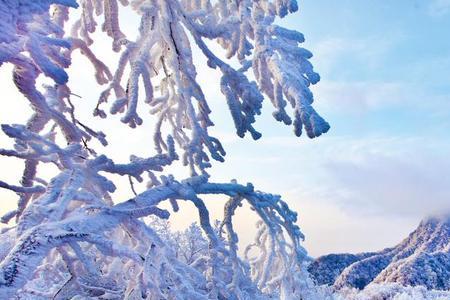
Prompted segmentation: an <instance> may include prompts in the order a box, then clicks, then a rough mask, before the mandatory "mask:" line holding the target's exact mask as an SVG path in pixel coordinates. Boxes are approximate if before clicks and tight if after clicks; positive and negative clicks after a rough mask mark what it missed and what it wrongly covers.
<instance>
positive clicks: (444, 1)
mask: <svg viewBox="0 0 450 300" xmlns="http://www.w3.org/2000/svg"><path fill="white" fill-rule="evenodd" d="M449 12H450V0H433V1H431V2H430V5H429V7H428V13H429V14H430V15H431V16H433V17H442V16H444V15H446V14H448V13H449Z"/></svg>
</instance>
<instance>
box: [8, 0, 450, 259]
mask: <svg viewBox="0 0 450 300" xmlns="http://www.w3.org/2000/svg"><path fill="white" fill-rule="evenodd" d="M299 5H300V12H299V13H296V14H294V15H291V16H290V17H288V18H286V19H284V20H282V22H281V23H282V24H283V25H285V26H287V27H290V28H294V29H297V30H299V31H301V32H302V33H304V34H305V37H306V42H305V44H304V47H305V48H307V49H309V50H311V51H312V52H313V54H314V57H313V59H312V62H313V64H314V66H315V69H316V71H317V72H319V73H320V75H321V77H322V80H321V82H319V83H318V84H317V85H316V86H314V88H313V92H314V95H315V99H316V103H315V107H316V109H317V110H318V111H319V112H320V113H321V115H322V116H323V117H325V118H326V119H327V121H329V123H330V124H331V126H332V128H331V130H330V131H329V133H327V134H326V135H324V136H322V137H320V138H318V139H314V140H309V139H307V138H306V137H301V138H296V137H295V136H294V134H293V132H292V128H290V127H286V126H284V125H282V124H281V123H277V122H276V121H275V120H274V119H273V118H272V116H271V113H272V107H271V106H270V104H269V102H266V103H265V104H264V109H263V114H262V115H261V116H260V118H259V119H258V121H257V123H256V125H257V129H259V130H260V131H261V132H262V133H263V137H262V138H261V139H260V140H258V141H253V140H251V138H249V137H246V138H244V139H240V138H238V137H236V136H235V135H234V132H235V129H234V128H233V124H232V119H231V116H230V115H229V113H228V109H227V107H226V103H225V100H224V97H223V96H222V95H221V94H220V92H219V85H218V81H219V79H220V77H219V74H218V73H217V72H214V71H211V70H210V69H208V68H207V67H205V65H204V64H205V61H204V59H203V58H202V57H201V55H199V54H198V51H197V52H195V53H197V54H196V55H195V56H194V59H195V60H196V62H197V63H196V65H197V67H198V73H199V75H198V78H199V83H200V84H203V86H204V92H205V94H206V96H207V98H208V99H209V102H210V106H211V108H212V110H213V113H212V119H213V120H214V122H215V124H216V127H215V128H214V129H213V130H212V133H213V134H215V135H216V136H217V137H219V138H221V140H222V141H223V145H224V147H225V149H226V150H227V157H226V162H225V163H215V164H214V166H213V168H212V170H211V175H212V180H217V181H229V180H230V179H232V178H236V179H238V180H239V181H240V182H244V183H245V182H253V183H254V184H255V186H256V188H258V189H260V190H263V191H267V192H271V193H276V194H281V195H282V196H283V198H284V199H285V200H286V201H287V202H288V203H289V204H290V206H291V207H293V208H294V209H295V210H297V211H298V212H299V225H300V227H301V228H302V229H303V232H304V233H305V235H306V241H305V246H306V248H307V249H308V251H309V252H310V254H311V255H313V256H316V255H320V254H325V253H329V252H359V251H372V250H378V249H381V248H384V247H388V246H392V245H394V244H396V243H397V242H399V241H400V240H401V239H402V238H404V237H406V235H407V234H408V233H409V232H410V231H411V230H413V229H414V227H415V226H416V225H417V224H418V222H419V221H420V219H422V218H423V217H425V216H427V215H429V214H434V213H441V212H444V211H448V210H450V189H449V187H450V176H449V172H448V170H450V158H449V153H450V0H429V1H419V0H409V1H407V0H396V1H389V0H383V1H381V0H380V1H361V0H352V1H350V0H341V1H330V0H328V1H325V0H303V1H299ZM125 17H126V18H128V19H126V20H125V23H124V24H123V27H124V29H125V30H127V29H130V30H135V28H136V27H135V25H136V20H137V19H136V18H134V19H132V18H130V17H129V16H128V15H125ZM99 37H100V38H98V39H96V41H95V45H94V51H95V52H96V53H102V58H103V59H104V60H105V61H106V62H107V63H108V65H109V66H110V67H111V68H113V66H114V62H115V59H117V57H115V56H114V55H107V54H106V51H105V49H109V47H110V44H109V43H110V41H109V40H108V39H105V38H104V36H103V37H101V35H99ZM71 68H72V69H71V71H70V76H71V79H70V84H71V87H72V90H73V92H74V93H76V94H78V95H81V96H82V97H83V99H82V100H76V101H79V103H78V105H79V107H78V109H79V110H78V114H79V115H83V116H86V117H85V118H82V119H85V120H88V119H89V116H90V115H91V111H92V108H93V107H94V106H95V103H96V100H97V98H98V95H99V93H100V91H101V90H102V88H99V87H97V86H96V85H95V83H94V81H93V76H91V75H92V70H91V69H89V68H90V66H88V65H87V64H86V61H85V59H84V58H81V57H80V56H76V57H75V58H74V63H73V67H71ZM0 87H1V89H2V93H3V94H4V95H5V97H16V98H17V97H18V96H17V93H16V92H15V88H14V86H13V84H12V83H11V82H10V66H5V67H2V68H1V69H0ZM19 97H20V96H19ZM17 99H18V100H17V102H15V104H14V105H8V106H5V107H3V108H2V110H1V111H0V119H1V121H2V123H18V122H22V121H24V120H26V118H27V114H26V113H24V111H29V110H28V109H27V108H26V101H25V100H23V99H19V98H17ZM74 101H75V100H74ZM18 118H21V120H19V119H18ZM119 118H120V117H118V116H113V117H110V118H109V120H106V121H105V120H101V121H95V122H93V123H90V124H91V125H93V124H95V126H98V127H96V128H100V129H103V130H104V131H105V132H106V133H108V132H110V133H112V134H109V136H108V137H109V140H110V144H111V149H109V150H106V152H107V154H108V155H109V156H111V157H114V158H117V159H119V160H121V161H125V160H127V158H128V156H129V154H130V152H129V150H130V148H131V149H133V153H134V154H137V155H142V156H146V155H148V150H149V149H151V150H152V149H153V147H152V144H151V138H150V137H151V126H150V124H149V122H146V123H144V126H143V127H142V128H140V129H138V130H134V131H130V130H128V129H127V128H126V127H125V126H116V125H117V124H119V121H118V119H119ZM22 119H23V120H22ZM88 123H89V122H88ZM111 128H112V129H113V132H111ZM124 141H126V142H124ZM1 142H2V145H5V144H6V143H9V141H7V140H6V139H4V138H1ZM4 147H7V146H4ZM0 162H1V164H2V166H3V171H0V179H1V180H5V181H7V182H11V183H17V182H18V180H19V178H20V168H17V165H15V164H14V162H11V161H10V160H7V159H4V158H1V159H0ZM171 171H172V172H173V173H175V174H176V175H177V176H179V177H183V175H184V172H185V170H184V169H182V168H180V167H175V168H173V169H172V170H171ZM48 172H49V173H50V171H48ZM138 188H139V187H138ZM142 188H143V187H142ZM130 193H131V191H130V189H129V187H128V185H127V184H126V181H125V183H124V184H123V185H121V186H119V191H118V192H117V193H116V194H115V199H116V200H119V199H122V200H123V199H128V197H130V196H131V194H130ZM1 196H2V197H3V200H4V203H5V204H4V205H2V207H1V209H0V210H1V211H2V212H3V211H5V212H6V211H8V210H9V209H11V207H12V206H13V205H14V204H15V197H14V196H13V195H11V194H10V193H7V192H4V191H2V192H1ZM209 203H210V204H209V205H210V207H211V209H212V211H213V216H214V215H216V216H220V215H221V210H220V205H219V204H220V203H216V202H215V200H212V201H211V202H209ZM186 211H187V212H188V213H187V214H186V213H185V214H180V215H179V216H177V217H176V218H175V219H174V220H173V222H174V224H184V225H185V224H187V223H189V222H191V221H195V218H196V217H195V214H194V212H193V211H192V210H186ZM190 213H192V216H191V215H189V214H190ZM255 220H256V219H252V218H250V217H249V216H248V214H247V213H245V210H244V211H243V212H242V213H240V214H238V217H237V218H236V221H237V222H238V226H237V228H238V230H239V231H240V232H241V234H242V236H243V240H249V239H250V237H251V236H252V233H253V225H254V221H255Z"/></svg>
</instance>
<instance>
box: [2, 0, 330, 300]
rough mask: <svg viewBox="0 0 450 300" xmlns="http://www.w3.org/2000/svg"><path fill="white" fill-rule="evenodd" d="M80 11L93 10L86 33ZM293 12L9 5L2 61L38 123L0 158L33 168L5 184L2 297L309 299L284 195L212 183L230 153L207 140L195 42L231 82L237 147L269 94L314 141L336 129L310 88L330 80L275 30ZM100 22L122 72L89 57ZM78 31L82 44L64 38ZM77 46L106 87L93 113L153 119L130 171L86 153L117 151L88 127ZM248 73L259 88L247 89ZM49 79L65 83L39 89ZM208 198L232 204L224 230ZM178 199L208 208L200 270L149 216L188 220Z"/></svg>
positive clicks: (233, 4)
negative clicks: (252, 217) (12, 198)
mask: <svg viewBox="0 0 450 300" xmlns="http://www.w3.org/2000/svg"><path fill="white" fill-rule="evenodd" d="M125 6H131V8H132V9H133V10H134V11H135V12H136V14H137V15H139V16H140V18H141V22H140V27H139V35H138V37H137V39H136V40H130V39H129V38H128V37H127V36H125V34H124V33H122V31H121V29H120V22H119V20H120V18H119V14H120V12H121V9H122V8H121V7H125ZM70 8H77V9H78V10H81V13H80V17H79V19H78V20H76V21H74V22H72V21H71V20H69V9H70ZM296 10H297V3H296V1H295V0H277V1H270V0H260V1H255V0H238V1H225V0H219V1H209V0H181V1H179V0H133V1H128V0H120V1H118V0H78V1H75V0H35V1H27V0H5V1H2V2H1V3H0V14H1V17H2V18H1V19H0V65H1V64H4V63H11V64H13V65H14V71H13V81H14V83H15V85H16V86H17V88H18V90H19V91H20V92H21V93H22V94H23V95H24V96H25V97H26V98H27V100H28V101H29V104H30V106H31V107H32V109H33V115H32V116H31V117H30V119H29V120H28V122H27V123H26V124H23V125H18V124H14V125H6V124H5V125H2V130H3V132H4V133H5V134H6V135H7V136H9V137H10V138H12V139H14V141H15V145H14V148H13V149H0V154H1V155H3V156H8V157H14V158H17V159H19V160H22V161H23V162H24V166H25V167H24V170H23V176H22V180H21V182H20V185H13V184H9V183H6V182H2V181H1V182H0V187H2V188H6V189H9V190H11V191H13V192H15V193H17V195H18V196H19V201H18V205H17V209H15V210H14V211H11V212H10V213H8V214H6V215H5V216H3V217H2V219H1V220H2V222H4V223H9V222H11V220H13V219H15V223H16V224H15V225H11V226H10V227H7V228H5V229H4V230H3V232H2V245H1V247H0V259H1V263H0V298H1V299H10V298H12V297H14V295H19V297H23V298H27V297H28V298H31V299H40V298H42V299H48V298H54V299H70V298H72V297H75V296H80V295H81V296H86V297H102V298H103V299H122V298H127V299H142V298H146V297H147V299H248V298H249V297H251V298H254V299H266V298H273V297H275V298H283V299H300V297H304V298H305V297H306V298H308V297H310V296H311V293H314V290H313V289H310V284H311V283H310V281H309V279H308V278H307V276H306V275H305V268H304V266H303V262H304V261H305V259H306V253H305V251H304V249H303V248H302V246H301V245H300V241H301V240H302V239H303V235H302V233H301V232H300V230H299V228H298V226H297V225H296V224H295V223H296V221H297V215H296V213H294V212H293V211H291V210H290V209H289V208H288V206H287V204H286V203H285V202H284V201H282V200H281V199H280V197H279V196H276V195H271V194H265V193H262V192H259V191H256V190H255V189H254V188H253V186H252V185H251V184H247V185H241V184H238V183H236V182H234V181H232V182H231V183H211V182H208V175H207V173H206V169H207V168H208V167H210V166H211V163H210V159H211V158H212V159H215V160H218V161H223V160H224V155H225V151H224V149H223V148H222V145H221V143H220V141H219V140H218V139H217V138H214V137H212V136H210V134H209V132H208V128H209V127H210V126H213V122H212V120H211V119H210V117H209V115H210V112H211V110H210V108H209V106H208V103H207V101H206V99H205V96H204V94H203V92H202V88H201V84H200V83H198V82H197V79H196V69H195V65H194V62H193V57H192V50H191V43H195V44H196V45H197V46H198V48H199V49H200V50H201V52H202V53H203V55H204V56H205V57H206V59H207V61H208V66H209V67H211V68H213V69H217V70H219V71H220V72H221V73H222V77H221V82H220V86H221V92H222V93H223V95H224V96H225V98H226V101H227V104H228V107H229V109H230V112H231V115H232V117H233V120H234V123H235V127H236V131H237V134H238V135H239V136H240V137H243V136H244V135H245V134H246V133H247V132H249V133H250V134H251V136H252V137H253V138H254V139H257V138H259V137H260V136H261V135H260V133H259V132H258V131H257V130H256V129H255V128H254V126H253V124H254V122H255V117H256V115H258V114H260V112H261V107H262V102H263V100H264V97H267V98H269V99H270V101H271V102H272V104H273V106H274V107H275V112H274V117H275V119H276V120H278V121H281V122H284V123H285V124H291V123H293V125H294V131H295V134H296V135H298V136H300V135H301V133H302V130H303V129H304V130H305V131H306V133H307V135H308V136H309V137H311V138H313V137H317V136H319V135H321V134H322V133H325V132H326V131H327V130H328V129H329V126H328V124H327V123H326V122H325V121H324V120H323V119H322V118H321V117H320V116H319V115H318V114H317V113H316V112H315V110H314V109H313V108H312V106H311V104H312V102H313V97H312V94H311V92H310V90H309V86H310V84H315V83H316V82H318V81H319V76H318V75H317V74H316V73H315V72H314V71H313V68H312V65H311V64H310V62H309V61H308V59H309V58H310V57H311V53H310V52H309V51H307V50H305V49H303V48H301V47H299V43H302V42H303V40H304V39H303V36H302V34H301V33H299V32H296V31H292V30H288V29H285V28H282V27H279V26H277V25H275V24H274V21H275V20H276V18H277V17H284V16H285V15H286V14H287V13H289V12H294V11H296ZM100 19H102V20H103V24H102V26H101V29H102V30H103V31H104V32H106V34H107V35H108V36H109V37H110V38H111V39H112V50H113V51H116V52H118V53H120V60H119V62H118V64H117V66H116V69H115V71H114V72H111V71H110V70H109V68H108V67H107V66H106V65H105V64H104V63H103V62H102V61H101V60H100V59H99V58H98V57H97V56H96V55H95V54H94V53H93V51H92V50H91V48H90V46H91V45H92V44H93V43H94V40H93V38H92V37H91V36H92V33H93V32H94V31H96V30H98V28H97V22H99V21H100ZM69 21H70V22H69ZM68 26H71V30H70V33H68V32H65V31H64V28H68ZM205 40H213V41H215V42H217V43H218V44H219V45H220V46H221V47H223V48H224V49H225V51H226V58H225V59H221V58H220V57H219V56H218V55H216V54H215V53H213V51H211V50H210V47H208V45H207V44H206V43H205ZM77 49H78V50H80V51H81V53H82V54H83V55H85V56H86V57H87V59H88V60H89V61H90V62H91V63H92V64H93V66H94V67H95V70H96V73H95V78H96V80H97V82H98V84H99V85H105V86H106V88H105V90H104V91H103V92H102V93H101V95H100V97H99V100H98V103H97V104H96V105H94V106H95V109H94V115H95V116H99V117H102V118H105V117H106V116H107V112H106V111H105V106H106V105H107V102H108V101H110V99H112V101H111V104H110V105H109V112H110V113H111V114H116V113H119V114H122V118H121V121H122V122H123V123H125V124H127V125H129V126H130V127H132V128H135V127H136V126H139V125H141V124H142V122H143V119H144V118H143V116H140V115H139V114H138V110H137V107H138V105H148V106H149V107H150V114H152V115H153V116H154V119H156V122H155V131H154V135H153V139H154V145H155V148H156V153H155V154H154V155H151V156H149V157H147V158H141V157H136V156H133V155H131V157H130V161H129V162H128V163H123V164H120V163H117V162H114V161H113V160H112V159H110V158H108V157H107V156H106V155H103V154H100V153H101V150H99V149H95V150H94V149H93V148H90V147H88V146H87V141H90V140H93V139H95V140H98V141H99V142H100V144H102V145H103V146H106V145H107V139H106V136H105V134H104V133H102V132H101V131H96V130H95V129H92V128H90V127H88V126H87V125H85V124H83V123H82V122H80V121H79V120H78V119H77V117H76V113H75V106H74V105H73V104H72V102H71V99H70V98H71V95H72V93H71V91H70V88H69V86H68V85H67V82H68V75H67V69H68V68H69V66H70V63H71V58H72V54H73V52H74V51H75V50H77ZM231 58H236V60H237V62H238V64H239V65H240V66H239V67H238V68H235V67H233V66H232V65H231V63H230V62H229V60H230V59H231ZM127 70H129V71H127ZM251 70H253V74H254V78H255V80H256V81H251V79H249V74H248V73H249V71H251ZM40 75H45V76H47V77H49V78H51V79H52V80H53V81H54V84H53V85H47V86H44V87H43V88H38V87H37V86H36V80H37V79H38V77H39V76H40ZM140 89H142V91H141V90H140ZM142 99H143V103H141V102H142ZM288 106H291V108H292V114H291V115H292V116H290V114H289V113H288V109H287V107H288ZM61 138H62V139H61ZM177 153H179V154H180V157H181V160H182V162H183V164H184V165H185V166H187V167H188V168H189V170H190V173H191V177H190V178H188V179H186V180H182V181H178V180H175V179H174V178H173V177H172V176H170V175H167V173H166V172H164V169H165V167H166V166H169V165H171V164H172V163H173V162H174V161H175V160H177V159H179V156H178V154H177ZM46 164H48V165H52V166H54V167H56V168H57V169H58V172H57V174H55V176H54V177H53V178H52V179H51V180H46V179H45V178H41V177H40V175H39V172H38V170H39V169H38V167H39V166H40V165H46ZM110 175H120V176H128V177H129V178H130V180H131V178H134V179H135V180H137V181H139V182H141V181H143V180H144V179H143V176H144V175H148V178H149V181H150V182H149V188H148V189H147V190H146V191H144V192H142V193H139V194H136V196H135V197H133V198H132V199H129V200H128V201H125V202H121V203H118V204H116V203H113V201H112V193H114V191H115V190H116V184H115V183H114V182H113V181H112V180H111V179H110V178H111V177H110ZM207 195H222V196H224V197H228V198H229V200H228V201H227V202H226V205H225V207H224V217H223V219H222V220H221V222H220V223H219V225H218V226H214V224H212V221H211V219H210V216H209V212H208V209H207V207H206V205H205V202H204V197H205V196H207ZM202 197H203V198H202ZM179 201H186V202H190V203H192V204H193V205H194V206H195V207H196V209H197V211H198V216H199V223H200V227H201V229H202V231H203V232H204V234H205V236H206V240H207V243H208V248H207V250H205V251H203V252H202V255H197V256H196V257H195V259H193V258H191V259H180V256H179V255H177V254H176V253H174V247H172V246H171V245H169V243H168V242H167V240H164V239H162V238H161V236H160V234H158V232H157V231H155V230H154V228H153V227H152V226H149V225H148V224H146V223H145V219H144V218H145V217H148V216H152V215H154V216H157V217H158V218H162V219H167V218H168V217H169V216H170V212H169V211H168V210H165V209H162V208H160V207H158V205H160V204H161V203H163V202H170V204H171V205H172V209H173V211H174V212H177V211H178V209H179V208H178V202H179ZM244 202H245V203H247V204H249V205H250V207H251V209H252V210H253V211H254V212H255V213H256V214H257V215H258V216H259V218H260V222H259V224H258V234H257V237H256V239H255V242H254V244H252V245H250V246H249V248H248V249H247V250H246V251H245V259H243V258H241V257H240V255H239V253H238V236H237V233H236V231H235V229H234V228H233V216H234V214H235V212H236V210H237V209H238V208H239V207H241V206H242V204H243V203H244ZM255 248H256V251H252V250H254V249H255ZM252 253H253V255H254V256H251V254H252ZM255 253H256V254H255ZM308 295H309V296H308Z"/></svg>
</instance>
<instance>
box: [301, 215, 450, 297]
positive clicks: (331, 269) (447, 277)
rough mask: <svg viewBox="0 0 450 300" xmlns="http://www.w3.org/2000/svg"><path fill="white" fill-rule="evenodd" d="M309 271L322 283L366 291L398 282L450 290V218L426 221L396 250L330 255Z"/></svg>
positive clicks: (449, 216)
mask: <svg viewBox="0 0 450 300" xmlns="http://www.w3.org/2000/svg"><path fill="white" fill-rule="evenodd" d="M308 270H309V272H310V274H311V276H312V278H313V279H314V280H315V281H316V282H317V283H318V284H327V285H333V286H334V287H336V288H342V287H344V286H350V287H356V288H359V289H363V288H364V287H365V286H366V285H368V284H369V283H388V282H395V283H399V284H402V285H405V286H406V285H411V286H416V285H423V286H425V287H427V288H428V289H437V290H450V215H445V216H439V217H431V218H427V219H425V220H423V221H422V222H421V223H420V224H419V226H418V227H417V228H416V230H414V231H413V232H412V233H411V234H410V235H409V236H408V237H407V238H406V239H404V240H403V241H402V242H401V243H400V244H398V245H397V246H395V247H393V248H386V249H384V250H382V251H379V252H370V253H360V254H329V255H325V256H321V257H319V258H317V259H316V260H315V261H313V262H312V263H311V264H310V265H309V267H308Z"/></svg>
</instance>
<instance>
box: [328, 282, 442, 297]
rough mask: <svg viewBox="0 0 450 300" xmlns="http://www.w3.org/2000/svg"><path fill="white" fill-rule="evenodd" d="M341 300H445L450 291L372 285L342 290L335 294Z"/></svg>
mask: <svg viewBox="0 0 450 300" xmlns="http://www.w3.org/2000/svg"><path fill="white" fill-rule="evenodd" d="M336 299H342V300H344V299H345V300H386V299H392V300H409V299H414V300H447V299H450V291H439V290H428V289H427V288H425V287H423V286H414V287H412V286H402V285H401V284H398V283H384V284H376V283H372V284H369V285H368V286H366V288H365V289H364V290H358V289H356V288H343V289H341V290H339V291H338V292H337V293H336Z"/></svg>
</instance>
